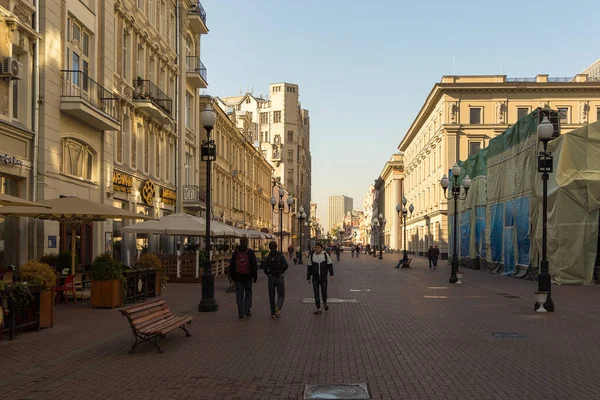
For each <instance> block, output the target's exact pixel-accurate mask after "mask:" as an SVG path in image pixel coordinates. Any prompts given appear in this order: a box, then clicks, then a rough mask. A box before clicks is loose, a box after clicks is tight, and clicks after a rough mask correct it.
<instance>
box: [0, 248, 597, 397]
mask: <svg viewBox="0 0 600 400" xmlns="http://www.w3.org/2000/svg"><path fill="white" fill-rule="evenodd" d="M397 258H398V255H390V254H385V255H384V259H383V260H379V259H376V258H373V257H368V256H364V255H361V257H360V258H359V259H356V258H351V257H350V254H346V253H344V254H343V255H342V260H341V262H340V263H336V265H335V273H336V276H335V281H334V282H330V285H329V291H330V297H331V298H337V299H343V300H351V299H356V301H357V302H355V303H334V302H331V303H330V310H329V311H328V312H324V313H323V314H321V315H317V316H315V315H313V311H314V309H315V307H314V304H309V303H304V302H303V300H304V299H305V298H307V299H310V298H312V285H309V284H308V283H307V282H306V275H305V274H306V268H305V267H304V266H294V265H292V266H291V267H290V270H289V271H288V273H287V274H286V275H287V276H286V301H285V305H284V308H283V311H282V318H281V319H279V320H271V319H270V315H269V314H270V313H269V306H268V297H267V288H266V278H265V277H264V275H259V281H258V283H256V284H255V285H254V289H255V290H254V305H253V308H252V312H253V316H252V317H251V318H246V319H242V320H239V319H238V318H237V310H236V306H235V295H234V294H228V293H225V289H226V288H227V286H228V284H227V279H225V278H223V277H219V278H218V279H217V280H216V289H215V291H216V294H217V301H218V303H219V311H218V312H217V313H213V314H200V313H198V312H197V305H198V302H199V301H200V297H201V286H200V285H197V284H170V285H168V289H167V291H166V294H165V295H164V296H163V297H164V298H165V299H166V300H167V302H168V303H169V305H170V306H171V308H172V309H173V310H174V311H175V312H177V313H186V314H191V315H193V316H194V321H193V322H192V325H191V326H190V328H191V329H190V333H191V334H192V335H193V336H192V337H190V338H186V337H185V335H184V334H183V332H172V333H171V334H169V335H168V336H167V339H165V340H163V341H162V342H161V346H162V347H163V350H164V351H165V353H163V354H157V353H156V351H155V348H154V347H153V346H152V345H149V344H144V345H140V346H138V349H137V350H138V351H137V353H136V354H129V353H128V351H129V348H130V346H131V344H132V342H133V337H132V334H131V330H130V329H129V326H128V324H127V321H126V319H125V318H124V317H122V316H121V315H120V313H119V312H118V311H117V310H96V309H93V310H92V309H90V308H88V306H87V305H86V306H78V307H69V308H67V307H65V306H59V307H58V308H57V322H56V326H55V327H54V328H52V329H46V330H43V331H41V332H39V333H37V332H32V333H26V334H21V335H19V336H18V337H17V340H14V341H8V340H5V341H2V342H0V366H1V371H2V373H1V374H0V388H2V389H0V392H1V393H2V398H3V399H5V398H6V399H83V398H85V399H86V400H87V399H219V400H221V399H232V400H233V399H240V400H241V399H244V400H246V399H302V398H303V393H304V388H305V385H307V384H325V383H366V384H368V387H369V390H370V393H371V398H373V399H457V400H458V399H477V400H479V399H502V400H506V399H581V400H585V399H597V398H598V393H600V381H599V380H598V379H597V378H598V376H599V375H600V361H599V357H598V355H599V354H600V347H599V345H600V335H599V334H598V333H597V332H598V331H599V328H600V315H599V314H598V313H597V309H598V303H599V301H600V290H599V289H600V288H598V287H596V286H587V287H581V286H577V287H574V286H570V287H557V286H553V288H552V290H553V292H552V293H553V297H554V301H555V303H556V310H557V311H556V312H555V313H553V314H548V315H538V314H536V313H534V312H533V304H534V301H535V298H534V295H533V293H534V292H535V290H536V288H537V283H536V282H533V281H524V280H520V279H515V278H511V277H503V276H499V275H495V274H487V273H483V272H480V271H472V270H466V269H465V270H464V271H463V272H464V278H463V280H462V281H463V282H464V284H463V285H450V284H449V283H448V277H449V267H448V265H447V264H445V262H442V263H440V266H439V267H438V269H437V270H436V271H431V270H429V269H428V267H427V260H426V259H425V258H422V257H413V262H412V264H411V266H412V267H413V268H412V269H410V270H401V269H400V270H399V269H394V268H393V266H394V265H395V264H396V263H397ZM507 294H508V295H507Z"/></svg>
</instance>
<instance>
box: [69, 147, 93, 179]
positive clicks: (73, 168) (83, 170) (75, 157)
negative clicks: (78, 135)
mask: <svg viewBox="0 0 600 400" xmlns="http://www.w3.org/2000/svg"><path fill="white" fill-rule="evenodd" d="M62 151H63V157H62V170H63V173H64V174H67V175H70V176H73V177H76V178H80V179H86V180H88V181H91V180H92V179H93V176H94V174H93V173H94V164H95V163H94V161H95V160H94V157H95V154H94V152H93V151H92V149H91V148H90V147H89V146H87V145H86V144H83V143H81V142H79V141H76V140H73V139H64V140H63V143H62Z"/></svg>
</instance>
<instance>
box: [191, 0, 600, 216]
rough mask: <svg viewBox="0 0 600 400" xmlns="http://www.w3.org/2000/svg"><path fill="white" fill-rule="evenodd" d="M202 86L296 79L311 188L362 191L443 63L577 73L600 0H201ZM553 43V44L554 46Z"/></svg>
mask: <svg viewBox="0 0 600 400" xmlns="http://www.w3.org/2000/svg"><path fill="white" fill-rule="evenodd" d="M201 1H202V4H203V6H204V8H205V10H206V12H207V25H208V28H209V30H210V32H209V34H208V35H205V36H203V38H202V40H203V42H202V61H203V62H204V64H205V65H206V67H207V69H208V83H209V87H208V89H207V92H208V93H209V94H211V95H213V96H227V95H230V96H231V95H236V94H237V93H238V91H239V88H240V86H241V87H242V90H245V88H246V86H248V87H249V88H251V87H253V88H254V93H257V94H258V93H260V92H263V93H266V92H267V91H268V85H269V83H271V82H281V81H286V82H292V83H297V84H298V85H299V86H300V100H301V102H302V107H303V108H306V109H308V110H309V111H310V115H311V135H312V138H311V140H312V143H311V152H312V158H313V160H312V161H313V162H312V174H313V187H312V198H313V201H316V202H317V203H318V207H319V212H318V214H319V215H318V216H319V217H320V219H321V223H323V224H325V226H326V225H327V218H326V215H327V199H328V196H329V195H332V194H345V195H347V196H350V197H353V198H354V207H355V208H360V207H362V201H363V197H364V193H365V192H366V190H367V188H368V186H369V184H371V183H373V181H374V179H376V178H377V177H378V176H379V173H380V172H381V170H382V168H383V166H384V164H385V161H387V160H388V159H389V158H390V157H391V154H392V153H393V152H395V151H396V150H397V146H398V144H399V143H400V141H401V139H402V137H403V136H404V133H405V132H406V130H407V129H408V127H409V126H410V124H411V123H412V121H413V120H414V118H415V116H416V114H417V112H418V111H419V109H420V108H421V105H422V104H423V101H424V100H425V98H426V97H427V94H428V93H429V91H430V90H431V88H432V87H433V85H434V83H435V82H438V81H439V80H440V78H441V77H442V75H451V74H452V73H453V59H456V74H459V75H461V74H505V75H508V76H512V77H526V76H531V77H533V76H535V75H536V74H538V73H547V74H550V75H551V76H572V75H575V74H576V73H578V72H580V71H581V70H583V69H584V68H585V67H587V66H588V65H589V64H591V63H592V62H594V61H595V60H596V59H598V58H600V51H599V50H598V45H597V40H598V39H597V38H598V33H599V31H600V25H599V24H598V11H600V3H596V2H594V1H585V2H584V1H579V0H577V1H570V2H564V1H545V2H536V1H514V0H505V1H502V2H488V1H480V0H459V1H437V0H428V1H410V2H409V1H398V0H371V1H369V2H366V1H363V2H354V1H347V0H346V1H342V0H304V1H292V0H201ZM553 49H555V50H553Z"/></svg>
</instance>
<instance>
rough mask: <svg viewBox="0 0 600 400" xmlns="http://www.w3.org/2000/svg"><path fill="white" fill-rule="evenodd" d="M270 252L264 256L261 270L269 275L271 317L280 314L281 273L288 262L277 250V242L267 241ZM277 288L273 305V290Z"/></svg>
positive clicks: (283, 289)
mask: <svg viewBox="0 0 600 400" xmlns="http://www.w3.org/2000/svg"><path fill="white" fill-rule="evenodd" d="M269 250H271V252H270V253H269V254H268V255H267V257H266V258H265V262H264V265H263V271H264V272H265V274H266V275H267V276H268V277H269V278H268V279H269V284H268V287H269V305H270V306H271V318H279V317H280V316H281V307H283V300H284V297H285V283H284V280H283V273H284V272H285V271H286V270H287V269H288V263H287V261H286V259H285V256H284V255H283V253H281V252H279V251H277V242H275V241H271V242H270V243H269ZM276 289H277V305H275V290H276Z"/></svg>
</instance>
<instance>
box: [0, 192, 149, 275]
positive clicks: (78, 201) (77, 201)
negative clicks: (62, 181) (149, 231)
mask: <svg viewBox="0 0 600 400" xmlns="http://www.w3.org/2000/svg"><path fill="white" fill-rule="evenodd" d="M39 203H40V204H41V205H42V207H17V206H6V207H0V215H10V216H15V217H30V218H39V219H47V220H51V221H57V222H64V223H66V224H69V225H70V226H71V274H74V273H75V227H76V225H77V224H81V223H83V222H92V221H105V220H107V219H115V218H120V219H151V218H152V217H148V216H145V215H141V214H138V213H135V212H133V211H129V210H123V209H121V208H116V207H112V206H109V205H107V204H102V203H96V202H94V201H91V200H86V199H82V198H79V197H75V196H71V197H60V198H58V199H51V200H39Z"/></svg>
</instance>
